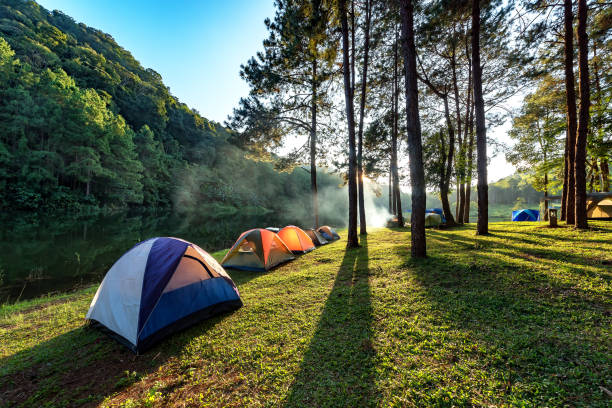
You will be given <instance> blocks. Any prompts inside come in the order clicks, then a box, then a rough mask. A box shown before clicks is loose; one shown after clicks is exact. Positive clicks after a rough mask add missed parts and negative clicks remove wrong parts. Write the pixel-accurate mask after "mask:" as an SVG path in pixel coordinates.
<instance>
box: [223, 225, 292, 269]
mask: <svg viewBox="0 0 612 408" xmlns="http://www.w3.org/2000/svg"><path fill="white" fill-rule="evenodd" d="M292 259H295V258H294V257H293V255H292V254H291V251H290V250H289V248H287V245H285V243H284V242H283V240H282V239H280V237H279V236H278V235H277V234H275V233H274V232H272V231H268V230H267V229H252V230H249V231H246V232H243V233H242V235H240V237H239V238H238V240H237V241H236V243H234V245H233V246H232V247H231V248H230V250H229V251H228V252H227V254H226V255H225V257H224V258H223V260H222V261H221V264H222V265H223V267H225V268H234V269H242V270H247V271H268V270H270V269H272V268H274V267H275V266H277V265H279V264H281V263H283V262H287V261H290V260H292Z"/></svg>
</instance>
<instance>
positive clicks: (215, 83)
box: [37, 0, 514, 181]
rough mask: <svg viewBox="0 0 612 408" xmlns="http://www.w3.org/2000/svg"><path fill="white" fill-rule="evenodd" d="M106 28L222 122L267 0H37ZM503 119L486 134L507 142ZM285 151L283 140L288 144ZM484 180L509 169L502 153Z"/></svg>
mask: <svg viewBox="0 0 612 408" xmlns="http://www.w3.org/2000/svg"><path fill="white" fill-rule="evenodd" d="M37 1H38V3H40V4H41V5H42V6H43V7H45V8H46V9H48V10H55V9H57V10H61V11H62V12H64V13H65V14H67V15H69V16H71V17H72V18H74V19H75V20H76V21H77V22H82V23H85V24H86V25H88V26H90V27H95V28H97V29H100V30H102V31H104V32H106V33H108V34H110V35H112V36H113V37H114V38H115V40H116V41H117V43H118V44H119V45H120V46H122V47H123V48H125V49H126V50H128V51H130V52H131V53H132V55H133V56H134V57H135V58H136V59H137V60H138V61H140V63H141V64H142V65H143V66H144V67H145V68H152V69H154V70H155V71H157V72H159V73H160V74H161V76H162V78H163V80H164V83H165V84H166V85H167V86H169V87H170V91H171V92H172V94H174V95H175V96H177V97H178V98H179V99H180V100H181V101H182V102H185V103H186V104H187V105H188V106H190V107H191V108H195V109H196V110H198V112H200V114H201V115H202V116H204V117H206V118H207V119H211V120H214V121H217V122H220V123H223V121H225V120H226V119H227V116H228V115H230V114H231V113H232V110H233V108H234V107H236V106H237V104H238V101H239V99H240V97H242V96H246V95H247V94H248V92H249V89H248V86H247V85H246V83H245V82H244V81H243V80H242V79H240V76H239V73H240V64H243V63H246V62H247V61H248V59H249V58H250V57H252V56H254V55H255V53H256V52H257V51H259V50H261V49H262V48H263V47H262V41H263V40H264V39H265V38H266V37H267V31H266V28H265V26H264V23H263V22H264V19H265V18H266V17H270V18H271V17H273V16H274V0H173V1H171V0H165V1H162V0H148V1H145V0H37ZM508 129H509V126H508V124H506V126H503V127H501V128H499V129H495V130H490V131H489V132H488V135H489V136H490V137H491V136H493V137H495V138H497V139H499V140H502V141H504V142H509V138H508V137H507V136H506V132H507V130H508ZM287 150H290V146H287ZM488 170H489V173H488V178H489V181H496V180H498V179H500V178H501V177H505V176H507V175H509V174H512V173H514V168H513V167H512V165H510V164H509V163H507V162H506V160H505V159H504V157H503V154H502V155H498V156H497V157H494V158H492V160H491V163H490V164H489V166H488Z"/></svg>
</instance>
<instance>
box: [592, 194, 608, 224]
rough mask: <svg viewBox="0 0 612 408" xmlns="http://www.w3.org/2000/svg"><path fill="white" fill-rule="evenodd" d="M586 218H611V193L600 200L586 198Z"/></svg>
mask: <svg viewBox="0 0 612 408" xmlns="http://www.w3.org/2000/svg"><path fill="white" fill-rule="evenodd" d="M587 217H588V218H591V219H605V218H612V193H610V195H609V196H608V197H603V198H601V199H599V200H598V199H597V198H595V197H593V198H590V197H589V198H587Z"/></svg>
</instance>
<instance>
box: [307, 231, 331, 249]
mask: <svg viewBox="0 0 612 408" xmlns="http://www.w3.org/2000/svg"><path fill="white" fill-rule="evenodd" d="M304 232H305V233H306V235H308V236H309V237H310V239H312V243H313V244H315V245H316V246H319V245H325V244H328V243H329V242H327V240H326V239H325V238H324V237H323V234H321V233H320V232H319V231H317V230H316V229H314V228H313V229H307V230H304Z"/></svg>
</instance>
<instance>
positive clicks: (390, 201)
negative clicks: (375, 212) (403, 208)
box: [389, 161, 395, 214]
mask: <svg viewBox="0 0 612 408" xmlns="http://www.w3.org/2000/svg"><path fill="white" fill-rule="evenodd" d="M389 162H390V161H389ZM392 173H393V171H392V170H391V164H389V214H395V210H394V208H393V206H394V203H395V200H394V199H393V174H392Z"/></svg>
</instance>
